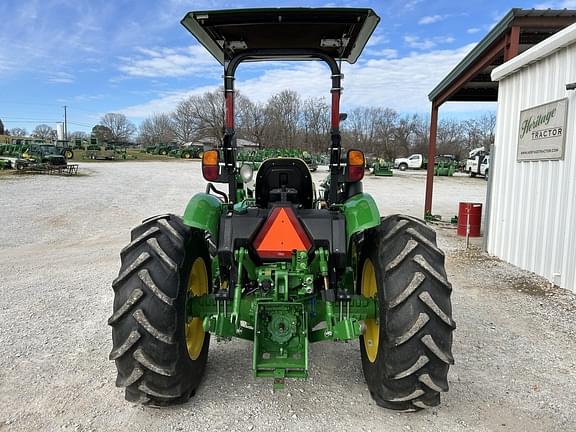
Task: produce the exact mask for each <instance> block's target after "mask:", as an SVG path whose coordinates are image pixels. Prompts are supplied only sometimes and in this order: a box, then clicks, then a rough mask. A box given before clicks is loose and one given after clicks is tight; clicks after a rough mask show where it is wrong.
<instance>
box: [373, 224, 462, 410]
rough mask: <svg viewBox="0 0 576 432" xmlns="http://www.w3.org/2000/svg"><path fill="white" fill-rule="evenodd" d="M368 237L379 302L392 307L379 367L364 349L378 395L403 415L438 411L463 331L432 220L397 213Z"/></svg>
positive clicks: (385, 317)
mask: <svg viewBox="0 0 576 432" xmlns="http://www.w3.org/2000/svg"><path fill="white" fill-rule="evenodd" d="M364 238H365V243H364V245H363V249H362V250H363V252H362V254H363V255H366V256H368V257H370V259H371V260H372V262H373V265H374V269H375V271H376V273H377V280H379V281H382V282H381V283H380V282H379V283H378V287H379V288H378V289H379V292H378V298H379V301H380V305H381V306H380V307H381V308H382V307H383V308H384V311H382V312H381V314H380V326H381V329H380V332H381V335H380V343H379V350H378V354H377V356H376V359H375V363H371V362H370V361H369V360H368V357H367V355H366V351H365V348H364V346H363V343H361V352H362V366H363V369H364V374H365V377H366V381H367V383H368V387H369V389H370V394H371V395H372V398H373V399H374V400H375V401H376V403H377V404H378V405H380V406H382V407H385V408H390V409H394V410H399V411H418V410H421V409H424V408H428V407H433V406H436V405H438V404H439V403H440V393H441V392H446V391H448V380H447V375H448V368H449V366H450V365H451V364H453V363H454V358H453V356H452V353H451V347H452V331H453V330H454V329H455V327H456V325H455V323H454V320H453V318H452V306H451V302H450V294H451V290H452V286H451V285H450V283H449V282H448V280H447V277H446V272H445V269H444V261H445V255H444V253H443V252H442V251H441V250H440V249H439V248H438V247H437V246H436V234H435V232H434V231H433V230H432V229H431V228H430V227H429V226H427V225H426V224H425V222H424V221H421V220H419V219H416V218H413V217H410V216H403V215H393V216H389V217H385V218H382V220H381V224H380V225H379V226H378V227H376V228H373V229H372V230H371V231H370V232H369V233H367V235H365V236H364ZM376 261H377V262H376ZM383 281H386V282H383ZM381 287H385V289H384V290H383V291H382V293H381V292H380V289H381ZM382 327H384V329H382Z"/></svg>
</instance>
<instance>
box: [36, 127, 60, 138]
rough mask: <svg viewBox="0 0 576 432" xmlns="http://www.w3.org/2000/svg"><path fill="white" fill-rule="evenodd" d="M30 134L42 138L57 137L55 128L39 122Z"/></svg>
mask: <svg viewBox="0 0 576 432" xmlns="http://www.w3.org/2000/svg"><path fill="white" fill-rule="evenodd" d="M32 136H33V137H34V138H39V139H42V140H50V139H56V138H57V134H56V130H55V129H53V128H51V127H50V126H48V125H47V124H41V125H38V126H36V127H35V128H34V130H33V131H32Z"/></svg>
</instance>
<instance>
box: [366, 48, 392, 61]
mask: <svg viewBox="0 0 576 432" xmlns="http://www.w3.org/2000/svg"><path fill="white" fill-rule="evenodd" d="M366 54H369V55H371V56H374V57H384V58H389V59H392V58H397V57H398V50H395V49H393V48H383V49H381V50H378V49H367V50H366Z"/></svg>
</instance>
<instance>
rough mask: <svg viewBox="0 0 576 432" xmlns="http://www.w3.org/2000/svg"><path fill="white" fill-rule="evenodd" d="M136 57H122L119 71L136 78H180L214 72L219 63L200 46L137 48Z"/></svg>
mask: <svg viewBox="0 0 576 432" xmlns="http://www.w3.org/2000/svg"><path fill="white" fill-rule="evenodd" d="M136 51H137V52H138V54H139V55H137V56H136V57H122V58H120V60H122V61H123V62H124V64H122V65H120V66H119V67H118V69H119V70H120V71H122V72H124V73H125V74H126V75H129V76H134V77H147V78H154V77H178V76H186V75H192V74H197V73H199V72H202V71H210V70H214V68H215V66H216V65H217V64H218V63H217V61H216V60H215V59H214V58H213V57H212V56H211V55H210V54H209V53H208V52H207V51H206V50H205V49H204V48H202V47H200V46H199V45H192V46H189V47H186V48H153V49H150V48H137V49H136Z"/></svg>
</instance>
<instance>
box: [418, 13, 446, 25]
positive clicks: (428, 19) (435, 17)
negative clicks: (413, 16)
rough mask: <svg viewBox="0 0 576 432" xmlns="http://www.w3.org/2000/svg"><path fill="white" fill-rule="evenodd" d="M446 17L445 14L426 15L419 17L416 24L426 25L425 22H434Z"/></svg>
mask: <svg viewBox="0 0 576 432" xmlns="http://www.w3.org/2000/svg"><path fill="white" fill-rule="evenodd" d="M444 19H446V15H428V16H425V17H422V18H420V20H419V21H418V24H420V25H426V24H434V23H436V22H438V21H442V20H444Z"/></svg>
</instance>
